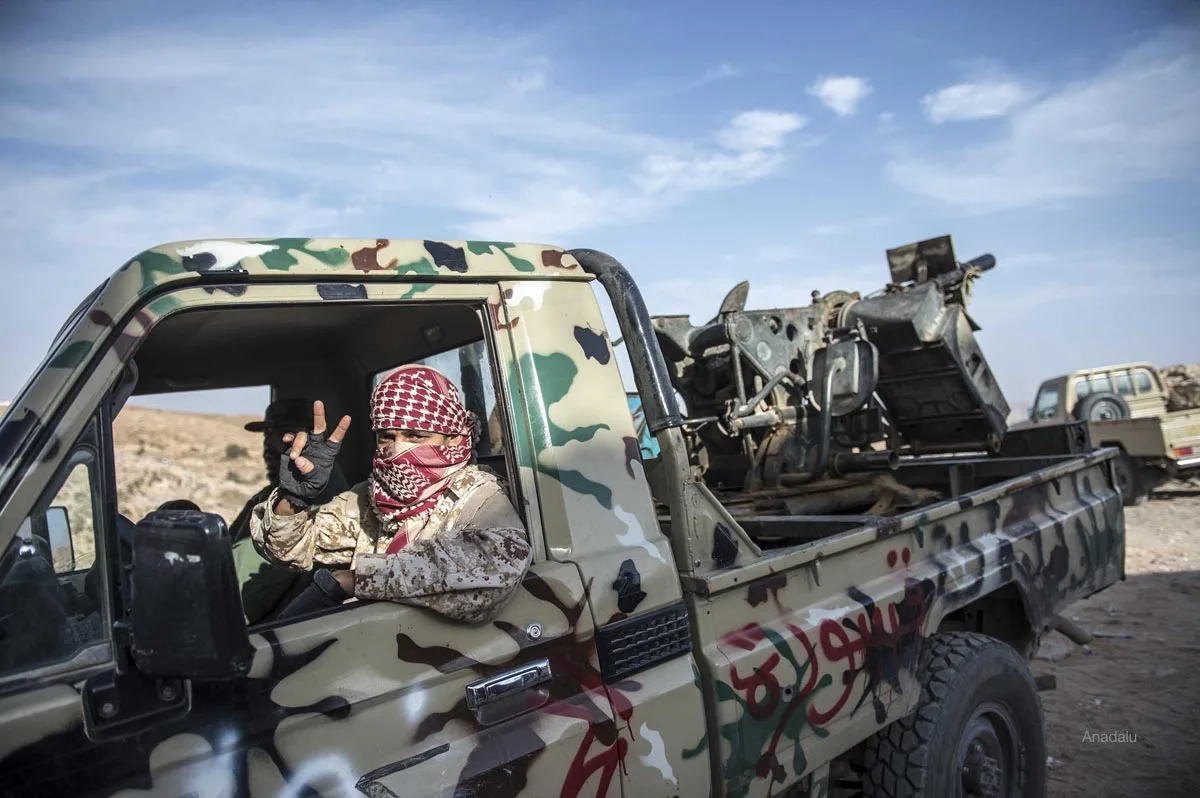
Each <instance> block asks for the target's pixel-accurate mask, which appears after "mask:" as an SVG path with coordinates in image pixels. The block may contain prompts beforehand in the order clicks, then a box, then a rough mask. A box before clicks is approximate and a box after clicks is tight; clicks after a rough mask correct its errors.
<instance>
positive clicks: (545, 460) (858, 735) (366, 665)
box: [0, 239, 1124, 798]
mask: <svg viewBox="0 0 1200 798" xmlns="http://www.w3.org/2000/svg"><path fill="white" fill-rule="evenodd" d="M241 273H244V276H243V274H241ZM214 275H216V276H214ZM235 275H236V276H235ZM225 277H228V279H223V280H222V279H220V278H225ZM277 277H286V278H287V279H288V280H289V281H290V282H288V283H283V282H272V281H273V280H274V278H277ZM305 279H307V280H310V282H307V283H306V282H304V280H305ZM197 281H198V282H199V283H200V284H199V285H194V284H193V283H195V282H197ZM397 299H406V300H411V301H414V302H419V301H426V300H434V299H436V300H441V301H445V300H448V299H449V300H462V301H470V302H480V303H486V305H485V307H486V308H487V309H486V311H485V312H484V314H483V315H484V316H485V319H484V321H485V323H487V324H488V325H489V327H490V333H489V334H490V336H491V338H492V340H493V341H494V343H495V349H496V353H495V360H494V362H495V366H496V368H497V369H498V370H499V373H500V376H501V380H502V383H503V390H502V391H501V392H500V395H498V397H497V400H498V404H499V405H500V406H501V407H502V408H503V412H506V413H507V414H508V415H509V416H510V418H511V419H512V431H513V435H514V440H513V441H512V444H513V448H514V450H515V452H516V464H517V473H516V474H515V475H514V477H515V482H516V488H517V493H516V496H517V498H518V502H517V504H518V508H519V509H521V510H522V511H523V513H524V514H525V517H526V526H527V529H528V531H529V533H530V542H531V544H532V546H533V548H534V551H535V555H534V565H533V566H532V568H531V571H530V574H529V576H528V577H527V578H526V580H525V582H524V584H523V585H522V587H521V588H520V589H519V590H518V591H517V593H516V594H515V596H514V597H513V599H512V600H511V601H510V602H509V603H508V604H506V605H505V606H504V607H503V608H502V610H501V612H500V613H499V615H498V617H497V618H496V619H494V620H493V621H492V622H491V623H487V624H482V625H454V626H451V625H449V624H448V623H447V622H444V621H440V620H435V619H434V618H433V617H432V616H431V615H429V614H428V613H425V612H424V611H423V610H420V609H418V608H414V607H407V606H402V605H396V604H391V603H380V604H366V605H361V606H357V607H353V608H352V609H348V610H342V611H339V612H334V613H331V614H328V615H324V616H320V617H317V618H311V619H307V620H302V621H299V622H295V623H291V624H285V625H280V626H278V627H275V628H262V629H259V630H252V631H253V632H254V633H252V635H251V640H252V643H253V646H254V648H255V657H254V663H253V667H252V670H251V673H250V675H249V678H247V679H245V680H243V682H241V683H239V684H237V685H234V686H233V687H232V688H231V687H229V686H226V685H219V684H218V685H206V684H203V683H195V684H193V685H192V697H191V711H190V713H189V714H188V715H187V716H186V717H183V718H181V719H179V720H177V721H173V722H170V723H165V724H161V725H159V726H155V727H152V728H150V729H147V730H146V731H144V732H142V733H141V734H139V735H138V736H136V737H133V738H129V739H123V740H117V741H111V742H94V741H88V740H87V738H86V736H85V733H84V728H83V717H82V709H81V705H80V698H79V695H80V693H79V691H80V690H81V689H82V686H83V685H82V680H81V679H76V680H74V681H69V682H68V683H64V682H62V680H61V678H60V683H49V682H47V683H45V686H40V687H35V688H33V689H27V690H25V691H24V692H21V691H15V692H10V693H7V694H4V695H2V696H0V728H2V729H4V734H3V735H0V738H2V739H3V743H0V768H2V769H3V772H4V773H5V774H6V783H5V785H4V787H3V789H6V790H15V791H17V792H21V791H22V790H24V791H25V792H34V793H36V794H53V793H55V792H60V791H65V792H74V793H75V794H84V793H86V792H87V791H88V790H94V791H95V792H96V793H98V794H109V793H111V792H112V790H113V789H114V788H118V787H123V788H125V789H123V790H122V791H120V792H116V793H115V794H119V795H131V796H132V795H146V794H155V795H158V794H161V795H178V794H183V793H189V792H191V793H193V794H195V795H198V796H201V795H204V796H206V795H227V794H252V795H280V794H296V795H300V794H305V795H314V794H316V795H327V794H356V793H357V794H363V795H368V796H391V795H408V794H412V793H413V790H414V789H415V788H419V789H421V790H422V794H426V795H479V794H486V795H488V796H489V798H492V796H503V795H521V794H528V795H548V794H549V795H562V796H575V795H613V796H615V795H620V794H625V795H636V796H639V798H640V797H641V796H676V795H682V796H697V795H707V794H710V793H711V794H719V795H737V796H741V795H778V794H780V793H781V792H783V790H784V789H786V788H787V787H788V786H789V785H790V784H791V783H792V782H794V781H795V779H796V777H798V776H801V775H804V774H806V773H809V772H814V771H816V772H817V773H818V775H819V776H820V777H821V784H819V785H818V786H819V787H822V788H823V787H824V783H823V782H824V778H825V776H826V774H827V769H825V768H824V765H826V764H827V763H828V762H829V761H830V760H831V759H833V758H834V757H835V756H837V755H838V754H841V753H843V752H844V751H846V750H848V749H849V748H850V747H851V746H853V745H854V744H856V743H857V742H859V741H860V740H861V739H863V738H864V737H866V736H868V735H869V734H870V733H872V732H873V731H875V730H876V729H877V728H879V727H880V726H882V725H883V724H885V723H886V722H887V721H888V720H893V719H895V718H898V717H900V716H902V715H903V714H904V713H905V712H907V711H909V709H911V707H912V706H913V702H914V701H915V700H916V698H917V695H918V693H919V691H918V689H917V683H916V674H915V663H916V662H917V661H918V660H919V656H920V650H921V647H922V645H923V639H924V637H925V636H927V635H929V634H931V633H933V632H934V631H936V629H937V627H938V624H939V623H940V621H941V619H942V618H944V617H945V616H946V614H947V613H949V612H952V611H953V610H955V609H957V608H959V607H962V606H964V605H966V604H968V603H969V602H971V601H973V600H975V599H977V598H980V597H982V596H985V595H987V594H989V593H991V592H993V591H994V590H997V589H999V588H1001V587H1003V586H1005V585H1009V584H1011V585H1015V586H1016V587H1015V588H1014V589H1016V590H1018V591H1019V593H1020V595H1021V597H1022V599H1023V603H1024V606H1025V611H1026V613H1027V615H1028V616H1029V617H1028V621H1029V624H1030V629H1031V630H1032V631H1033V632H1036V631H1038V630H1040V629H1041V628H1042V624H1044V622H1045V620H1046V619H1047V618H1048V617H1049V616H1050V615H1051V614H1053V613H1054V612H1056V611H1058V610H1059V609H1060V608H1061V607H1062V606H1063V605H1065V604H1066V603H1069V602H1070V601H1072V600H1075V599H1077V598H1079V597H1081V596H1083V595H1087V594H1088V593H1090V592H1093V591H1094V590H1097V589H1100V588H1102V587H1104V586H1106V585H1108V584H1111V583H1112V582H1113V581H1115V580H1116V579H1118V578H1120V577H1121V576H1122V575H1123V563H1124V534H1123V531H1124V530H1123V519H1122V516H1121V510H1120V501H1119V497H1118V495H1117V493H1116V492H1115V490H1114V489H1113V487H1112V475H1111V473H1110V471H1109V470H1108V469H1109V464H1108V462H1107V458H1109V457H1111V453H1100V454H1094V455H1089V456H1087V457H1086V458H1081V459H1079V460H1075V461H1071V462H1069V463H1067V464H1065V465H1061V466H1055V467H1052V468H1049V469H1045V470H1043V471H1041V472H1038V473H1036V474H1031V475H1026V476H1024V477H1022V478H1020V479H1017V480H1012V481H1010V482H1009V483H1005V484H1000V485H994V486H991V487H988V488H984V489H982V490H978V491H975V492H973V493H971V494H968V495H967V496H965V497H962V498H960V499H952V500H948V501H945V502H942V503H940V504H938V505H936V506H933V507H928V508H925V509H924V510H923V511H922V512H919V513H911V514H909V515H906V516H902V517H900V518H895V519H888V520H887V522H886V523H885V522H882V521H881V522H880V523H879V524H875V525H868V526H864V527H862V528H859V529H857V530H851V531H849V532H845V533H841V534H838V535H834V536H831V537H829V538H828V539H825V540H818V541H815V542H810V543H805V544H801V545H796V546H791V547H787V548H781V549H774V550H769V551H762V550H760V549H759V548H758V547H757V546H756V545H754V544H753V542H751V541H750V540H749V538H748V537H746V536H745V532H744V530H742V529H741V528H740V527H739V526H738V525H737V523H736V522H735V521H733V519H732V518H730V517H729V516H728V514H727V513H725V512H723V510H722V509H721V508H720V507H719V505H717V504H716V502H715V500H714V499H713V498H712V494H711V493H710V492H709V491H707V489H706V488H705V487H704V486H703V485H702V484H700V483H695V482H687V483H686V484H680V485H678V486H676V489H677V490H679V491H681V492H680V493H679V494H678V495H679V496H682V497H683V499H682V500H680V501H676V502H674V503H673V506H674V508H676V510H677V515H676V517H675V518H657V517H656V516H655V509H654V505H653V503H652V501H651V495H650V489H649V486H648V484H647V482H646V477H645V473H644V470H643V465H642V457H641V447H640V445H639V435H638V431H637V430H636V429H635V427H634V421H633V418H632V415H631V412H630V407H629V404H628V402H627V397H626V395H625V392H624V387H623V385H622V382H621V378H620V375H619V371H618V367H617V364H616V361H615V358H614V357H613V355H612V346H611V341H610V337H609V334H608V331H607V330H606V329H605V326H604V324H603V321H602V319H601V316H600V312H599V308H598V306H597V304H596V301H595V295H594V293H593V291H592V289H591V287H590V286H589V285H588V284H587V275H585V274H583V273H582V270H581V269H580V267H579V265H578V264H577V263H576V262H575V261H574V259H573V258H572V257H571V256H570V255H569V254H567V253H565V252H563V251H562V250H560V249H555V248H552V247H542V246H534V245H524V244H495V243H479V242H430V241H423V242H422V241H398V242H393V241H388V240H384V239H379V240H366V241H346V240H316V239H273V240H241V241H215V242H204V243H196V242H185V243H183V244H170V245H164V246H162V247H156V248H154V249H152V250H149V251H147V252H145V253H142V254H141V255H139V256H138V257H137V258H134V259H133V260H131V261H130V262H129V263H128V264H126V265H125V266H124V267H122V269H121V270H120V271H119V272H117V273H116V274H115V275H114V276H113V278H112V280H111V281H110V282H109V284H108V285H107V286H106V287H105V289H104V290H103V291H102V292H101V294H100V295H99V297H98V298H97V299H96V301H95V302H94V303H93V305H92V307H91V308H89V309H88V310H87V312H86V313H85V314H84V319H83V321H82V322H81V323H80V324H79V325H78V326H77V327H76V328H75V329H74V330H73V331H71V332H70V333H69V334H67V335H66V336H65V337H64V339H63V340H62V341H61V343H60V345H59V346H57V347H56V348H55V351H54V352H52V353H51V355H50V356H49V357H48V361H47V363H46V364H44V367H43V368H42V369H41V370H40V371H39V373H38V374H37V375H36V376H35V379H34V380H33V381H32V382H31V383H30V385H29V387H28V389H27V390H26V391H24V392H23V393H22V394H21V396H20V397H19V398H18V399H17V401H16V402H14V405H13V406H12V408H10V410H9V412H8V413H7V414H6V415H5V416H4V418H3V420H2V422H0V444H2V445H0V490H2V491H3V492H4V497H5V498H4V505H3V507H2V508H0V545H7V543H8V541H9V540H10V539H11V537H12V535H13V534H14V532H15V529H16V526H17V524H19V523H20V521H21V519H22V518H23V517H24V516H25V515H26V514H27V513H28V512H29V510H30V508H31V507H32V505H33V503H34V501H35V500H36V498H37V496H38V494H39V493H40V492H41V489H42V488H43V487H44V486H45V485H46V484H47V481H48V480H49V479H50V477H51V475H52V474H53V473H54V471H55V469H57V467H58V466H59V465H60V463H61V461H62V460H63V458H64V457H65V456H66V455H67V453H68V446H67V445H63V444H62V443H60V442H67V443H69V442H71V441H74V440H75V439H76V437H77V436H78V435H79V433H80V431H81V430H82V429H83V427H84V425H85V424H86V423H87V421H88V418H89V416H90V414H91V412H92V409H93V408H94V407H95V406H96V405H97V403H98V402H99V400H100V398H101V396H102V395H103V394H104V392H105V391H106V390H107V389H108V388H109V387H110V386H111V384H112V383H113V381H114V379H115V378H116V375H117V374H118V373H119V372H120V369H121V368H122V366H123V364H124V362H125V360H126V359H127V358H128V357H129V356H130V354H131V352H133V350H134V349H135V348H136V346H137V344H138V343H139V342H140V341H141V340H142V338H143V337H144V336H145V335H147V333H149V332H150V330H151V329H152V328H153V327H154V325H155V324H157V323H158V322H159V321H160V320H161V319H162V318H164V317H166V316H168V315H170V314H171V313H174V312H177V311H179V310H181V309H183V308H197V307H217V306H221V305H229V306H234V305H239V304H246V303H250V302H255V303H259V302H277V303H288V304H295V303H312V304H314V306H316V305H318V304H319V303H322V302H328V301H336V302H363V303H370V302H378V301H395V300H397ZM45 424H50V425H52V429H51V430H49V431H48V433H49V434H48V435H46V436H40V433H41V432H42V431H43V425H45ZM664 435H665V434H663V435H660V438H659V443H662V444H663V445H662V451H663V452H667V451H668V449H669V447H668V446H667V445H666V440H667V438H666V437H664ZM664 530H667V531H670V532H671V534H672V535H673V536H676V537H675V539H674V540H670V539H668V537H667V536H666V534H664ZM98 556H108V554H107V552H106V551H105V546H104V544H103V541H101V542H100V547H99V549H98ZM681 574H682V585H683V586H686V588H687V591H686V592H685V591H684V590H683V588H682V587H681ZM681 601H683V602H686V604H687V606H688V608H689V610H690V613H691V618H692V624H691V629H692V634H693V649H692V652H691V653H687V654H684V655H682V656H678V657H676V658H673V659H670V660H668V661H666V662H664V663H662V664H659V665H657V666H656V667H653V668H651V669H650V670H645V671H642V672H640V673H636V674H634V675H633V676H629V677H625V678H620V679H616V680H609V683H606V681H605V679H604V676H603V673H602V670H603V669H602V666H601V664H600V657H599V653H598V647H597V635H598V633H599V630H601V629H602V628H605V627H608V626H610V625H611V624H613V623H617V622H620V621H622V620H625V619H629V618H636V617H638V616H643V615H647V614H649V613H653V612H656V611H659V610H662V609H669V608H670V607H671V606H672V605H675V604H678V603H679V602H681ZM109 611H110V610H108V609H106V612H109ZM95 656H96V661H97V662H98V663H103V662H105V661H107V658H108V657H109V656H110V654H109V653H108V651H107V645H105V646H99V647H97V651H96V652H95ZM543 658H545V659H546V660H548V662H549V664H550V667H551V670H552V673H553V678H552V679H551V680H550V681H549V682H547V683H545V684H543V685H539V686H538V687H537V688H536V689H534V690H531V691H529V692H528V693H527V694H526V696H527V698H526V699H525V700H526V701H527V703H523V704H517V705H508V706H503V705H495V706H485V707H483V708H477V709H474V710H472V709H469V708H468V707H467V704H466V701H465V689H466V686H467V685H468V684H470V683H472V682H475V681H477V680H478V679H480V678H485V677H490V676H495V675H498V674H501V673H508V672H511V671H512V670H513V669H515V668H519V667H520V666H523V665H527V664H529V663H533V662H536V661H538V660H541V659H543ZM90 672H91V671H89V673H90ZM96 774H104V776H105V778H106V779H107V781H106V782H104V783H98V782H97V780H96Z"/></svg>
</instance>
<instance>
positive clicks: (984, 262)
mask: <svg viewBox="0 0 1200 798" xmlns="http://www.w3.org/2000/svg"><path fill="white" fill-rule="evenodd" d="M995 265H996V256H995V255H992V254H990V253H989V254H986V255H980V256H979V257H978V258H972V259H971V260H969V261H967V262H966V263H964V264H963V268H964V269H971V268H975V269H979V271H981V272H986V271H991V269H992V268H993V267H995Z"/></svg>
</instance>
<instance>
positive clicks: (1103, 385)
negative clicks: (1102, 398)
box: [1091, 374, 1112, 393]
mask: <svg viewBox="0 0 1200 798" xmlns="http://www.w3.org/2000/svg"><path fill="white" fill-rule="evenodd" d="M1091 382H1092V393H1111V392H1112V380H1111V379H1109V376H1108V375H1107V374H1098V375H1096V376H1095V377H1092V380H1091Z"/></svg>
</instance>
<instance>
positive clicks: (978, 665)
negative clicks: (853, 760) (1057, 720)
mask: <svg viewBox="0 0 1200 798" xmlns="http://www.w3.org/2000/svg"><path fill="white" fill-rule="evenodd" d="M920 677H921V698H920V701H919V702H918V704H917V707H916V709H915V710H914V711H913V712H912V714H910V715H908V716H907V717H905V718H902V719H900V720H898V721H896V722H894V723H892V724H891V725H890V726H888V727H887V728H885V729H883V730H881V731H880V732H879V733H878V734H876V735H875V736H873V737H871V738H870V739H869V740H867V745H866V761H865V765H866V775H865V777H864V780H863V787H864V793H865V794H866V795H869V796H887V797H888V798H900V796H904V797H905V798H918V797H920V796H927V798H958V797H959V796H962V797H964V798H965V797H966V796H978V798H1017V797H1018V796H1021V797H1022V798H1024V797H1025V796H1034V797H1036V796H1043V795H1045V793H1046V727H1045V719H1044V716H1043V714H1042V704H1041V701H1040V700H1039V699H1038V694H1037V686H1036V684H1035V683H1034V680H1033V674H1032V673H1031V672H1030V670H1029V665H1028V664H1027V663H1026V662H1025V660H1024V659H1023V658H1022V657H1021V655H1020V654H1018V653H1017V652H1016V651H1015V650H1014V649H1013V648H1012V647H1011V646H1009V645H1007V644H1006V643H1004V642H1002V641H1000V640H997V639H995V638H993V637H988V636H987V635H981V634H976V633H974V632H942V633H939V634H936V635H934V636H933V637H932V638H930V639H929V641H928V642H927V643H926V647H925V652H924V654H923V656H922V658H921V673H920Z"/></svg>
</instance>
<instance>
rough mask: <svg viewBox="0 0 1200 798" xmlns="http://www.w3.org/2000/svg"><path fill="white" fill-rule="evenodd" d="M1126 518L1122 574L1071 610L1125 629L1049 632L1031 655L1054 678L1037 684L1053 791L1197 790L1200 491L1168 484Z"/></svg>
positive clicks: (1065, 794) (1087, 623) (1088, 621)
mask: <svg viewBox="0 0 1200 798" xmlns="http://www.w3.org/2000/svg"><path fill="white" fill-rule="evenodd" d="M1125 523H1126V538H1127V543H1126V551H1125V570H1126V578H1125V581H1124V582H1119V583H1117V584H1115V585H1113V586H1112V587H1111V588H1109V589H1108V590H1105V591H1103V592H1101V593H1099V594H1097V595H1095V596H1092V597H1091V598H1089V599H1086V600H1085V601H1082V602H1079V603H1077V604H1075V605H1073V606H1072V607H1071V608H1070V609H1069V610H1068V611H1067V613H1066V616H1067V617H1068V618H1070V619H1071V620H1074V621H1076V622H1077V623H1079V624H1080V625H1081V626H1083V627H1084V628H1085V629H1088V630H1090V631H1093V632H1100V633H1102V634H1110V635H1118V636H1117V637H1098V638H1096V639H1095V640H1094V641H1092V642H1091V643H1090V644H1088V645H1087V646H1078V645H1075V644H1074V643H1072V642H1070V641H1069V640H1067V638H1065V637H1063V636H1062V635H1060V634H1059V633H1058V632H1051V633H1049V634H1048V635H1047V636H1046V638H1045V639H1044V640H1043V645H1042V649H1041V651H1040V652H1039V655H1038V657H1037V658H1035V661H1034V671H1035V672H1036V673H1038V674H1050V673H1052V674H1054V675H1055V677H1056V680H1057V682H1058V687H1057V689H1055V690H1052V691H1047V692H1044V693H1042V702H1043V706H1044V707H1045V712H1046V723H1047V726H1048V728H1049V741H1048V751H1049V754H1050V785H1051V789H1050V795H1052V796H1055V798H1083V797H1084V796H1089V797H1090V796H1110V795H1111V796H1160V797H1162V796H1200V751H1198V750H1197V747H1198V744H1200V489H1198V488H1196V487H1192V486H1188V485H1183V484H1179V483H1172V484H1168V485H1166V486H1164V487H1163V488H1162V489H1160V490H1158V491H1156V492H1155V494H1154V495H1153V496H1152V497H1151V498H1150V499H1149V500H1148V501H1147V502H1145V503H1144V504H1142V505H1141V506H1138V507H1129V508H1127V509H1126V516H1125ZM1114 740H1115V741H1114Z"/></svg>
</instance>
